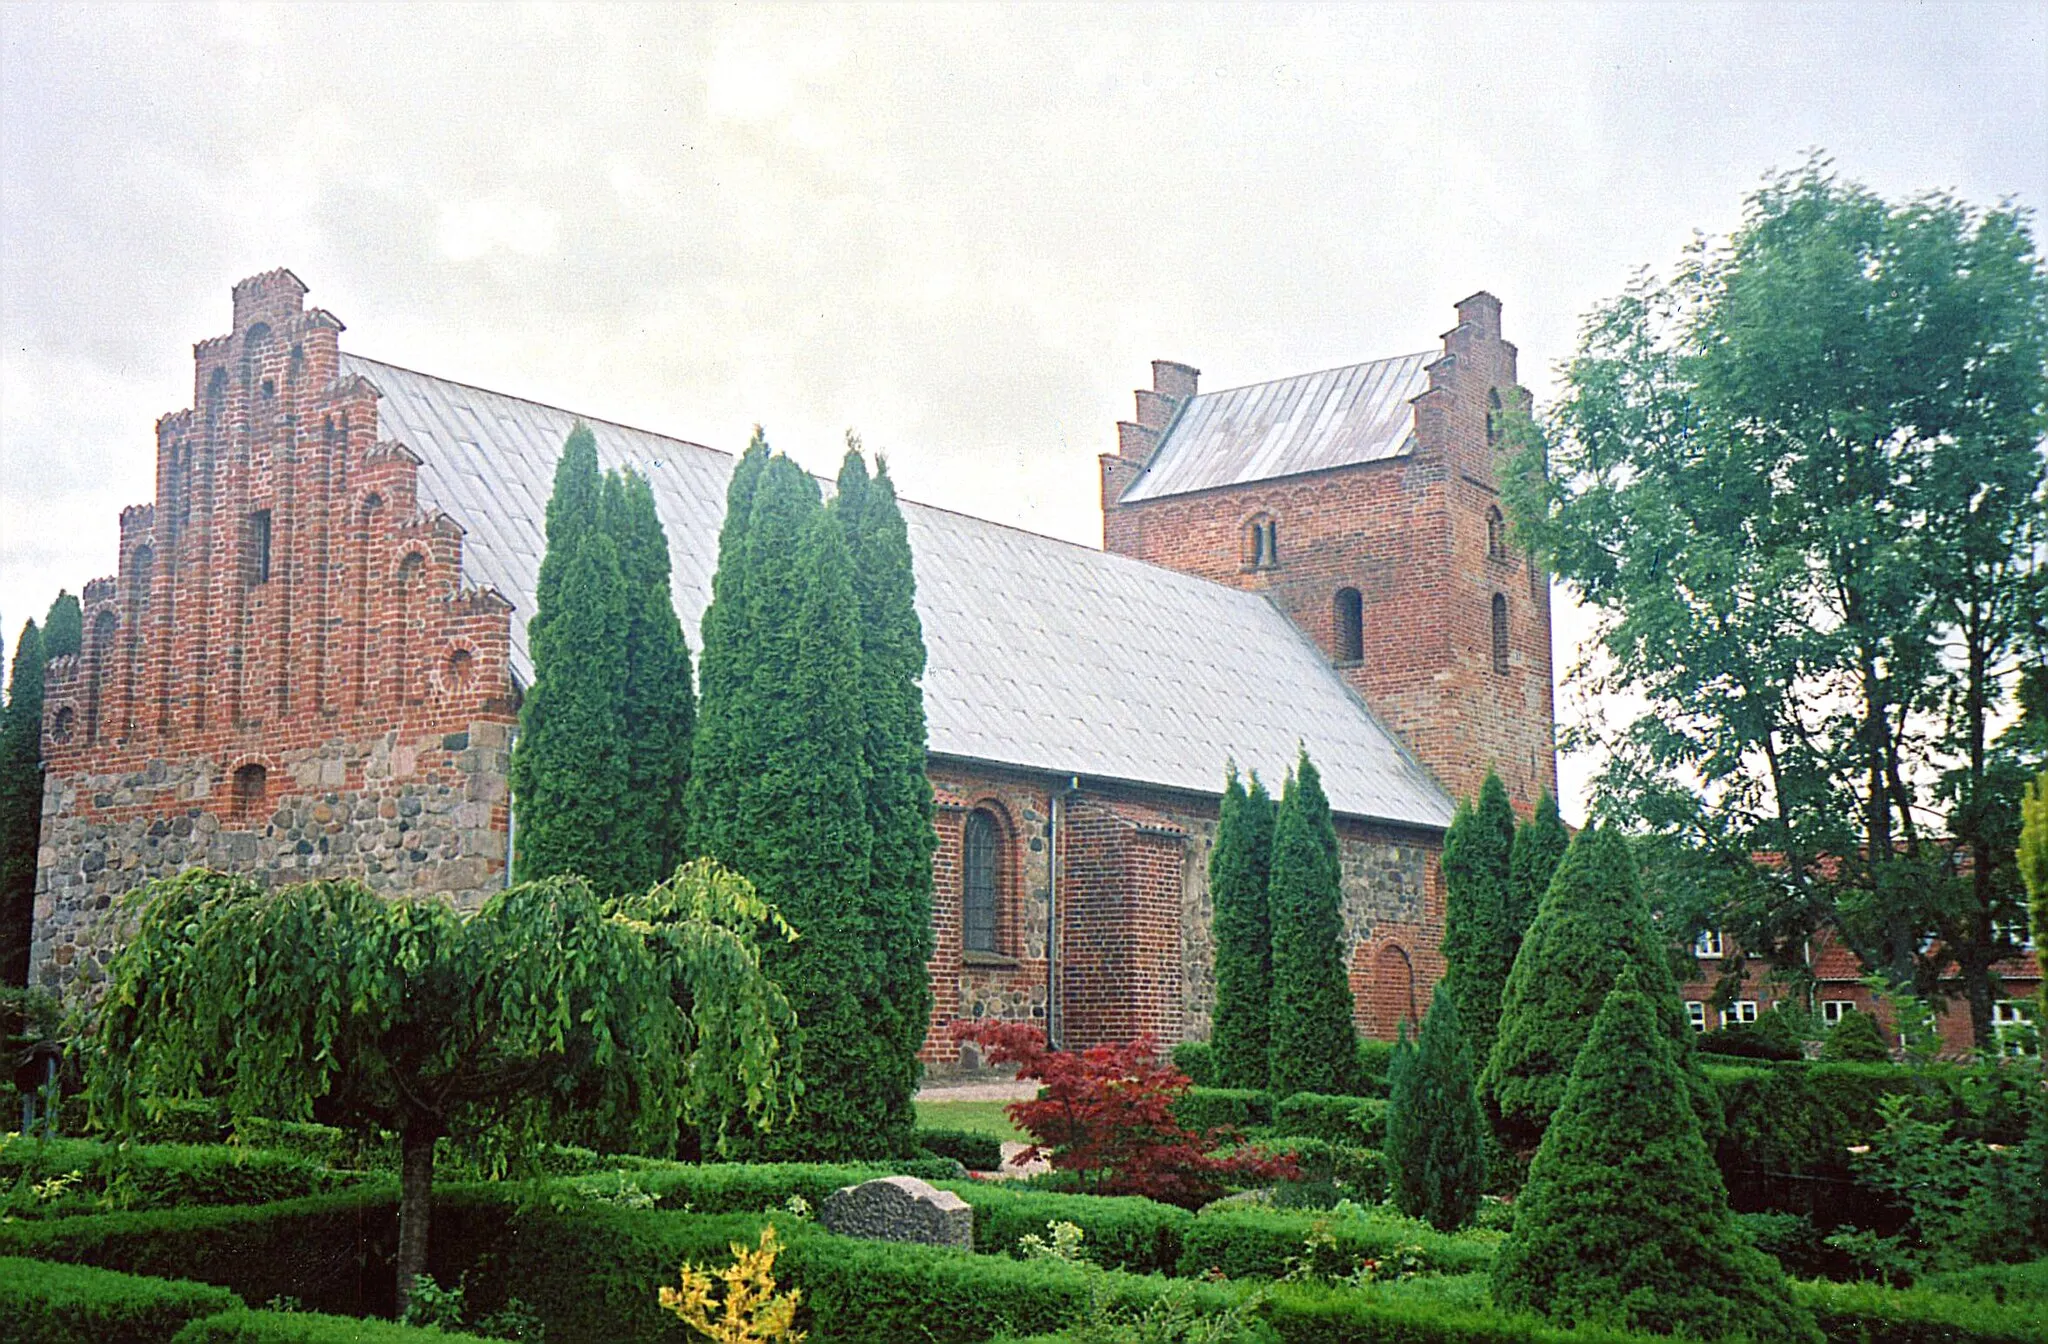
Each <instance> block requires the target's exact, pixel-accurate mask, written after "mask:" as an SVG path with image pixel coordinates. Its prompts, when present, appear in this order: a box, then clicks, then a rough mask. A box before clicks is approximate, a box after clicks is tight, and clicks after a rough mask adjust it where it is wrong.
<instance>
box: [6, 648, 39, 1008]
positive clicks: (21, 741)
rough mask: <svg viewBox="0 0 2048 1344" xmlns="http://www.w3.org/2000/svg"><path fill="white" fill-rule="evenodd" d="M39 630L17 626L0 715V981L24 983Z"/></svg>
mask: <svg viewBox="0 0 2048 1344" xmlns="http://www.w3.org/2000/svg"><path fill="white" fill-rule="evenodd" d="M44 662H45V660H44V657H43V633H42V630H41V628H40V627H39V626H37V625H36V623H35V622H34V621H30V622H29V623H28V624H27V625H24V626H23V627H22V628H21V638H20V639H19V640H17V641H16V642H15V645H14V667H13V670H12V672H11V675H10V676H9V679H8V685H7V708H6V711H5V712H4V713H0V983H5V984H10V985H25V984H27V983H28V947H29V936H30V930H31V928H32V927H33V925H34V920H35V900H36V847H37V845H38V844H39V842H40V836H39V834H38V833H39V832H40V831H41V829H42V819H43V757H42V746H43V667H44Z"/></svg>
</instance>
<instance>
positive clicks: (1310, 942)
mask: <svg viewBox="0 0 2048 1344" xmlns="http://www.w3.org/2000/svg"><path fill="white" fill-rule="evenodd" d="M1267 889H1268V892H1269V897H1270V909H1271V911H1272V914H1271V918H1272V927H1273V1010H1272V1011H1273V1019H1272V1064H1271V1071H1270V1084H1271V1087H1272V1090H1273V1091H1274V1092H1276V1093H1279V1094H1281V1095H1285V1094H1287V1093H1290V1092H1342V1091H1343V1090H1344V1088H1345V1085H1346V1084H1347V1083H1348V1082H1349V1081H1350V1078H1351V1071H1352V1069H1353V1068H1354V1067H1355V1066H1356V1059H1357V1051H1358V1046H1357V1033H1356V1032H1355V1031H1354V1030H1353V1029H1352V1026H1351V1012H1352V999H1351V982H1350V979H1349V977H1348V976H1347V975H1346V974H1345V969H1344V912H1343V893H1342V891H1341V889H1340V886H1339V870H1338V866H1337V827H1336V823H1335V822H1334V821H1332V820H1331V817H1330V803H1329V800H1328V799H1327V798H1325V797H1324V796H1323V783H1322V777H1321V776H1320V775H1319V774H1318V773H1317V772H1316V768H1315V765H1314V764H1313V763H1312V762H1311V761H1310V760H1309V758H1308V753H1307V751H1303V752H1302V753H1301V759H1300V761H1299V762H1298V763H1297V764H1296V766H1295V768H1294V772H1293V773H1292V774H1291V775H1289V776H1288V779H1287V787H1286V789H1285V791H1284V792H1283V793H1282V795H1281V798H1280V807H1279V810H1278V812H1277V813H1276V814H1275V816H1274V819H1273V862H1272V868H1271V874H1270V877H1269V879H1268V887H1267Z"/></svg>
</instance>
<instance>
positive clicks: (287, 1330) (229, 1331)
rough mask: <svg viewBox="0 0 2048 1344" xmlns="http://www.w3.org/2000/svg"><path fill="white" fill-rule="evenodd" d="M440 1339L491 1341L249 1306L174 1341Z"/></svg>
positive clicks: (387, 1343)
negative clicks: (255, 1309)
mask: <svg viewBox="0 0 2048 1344" xmlns="http://www.w3.org/2000/svg"><path fill="white" fill-rule="evenodd" d="M435 1339H438V1340H444V1341H447V1340H453V1341H457V1344H460V1342H461V1341H465V1340H467V1341H472V1342H473V1344H488V1341H486V1339H485V1338H484V1336H482V1335H465V1334H462V1333H459V1332H457V1331H453V1330H442V1329H440V1328H438V1327H435V1326H413V1325H395V1324H393V1323H392V1322H390V1321H366V1320H359V1319H357V1318H356V1317H354V1316H322V1315H319V1314H317V1313H314V1312H309V1311H248V1310H242V1311H231V1312H228V1313H226V1314H225V1315H221V1316H209V1317H207V1318H206V1319H204V1320H198V1321H194V1322H192V1324H190V1325H188V1326H186V1327H185V1328H184V1329H183V1330H181V1331H179V1332H178V1334H177V1335H176V1337H175V1338H174V1339H173V1340H172V1344H421V1341H424V1340H435Z"/></svg>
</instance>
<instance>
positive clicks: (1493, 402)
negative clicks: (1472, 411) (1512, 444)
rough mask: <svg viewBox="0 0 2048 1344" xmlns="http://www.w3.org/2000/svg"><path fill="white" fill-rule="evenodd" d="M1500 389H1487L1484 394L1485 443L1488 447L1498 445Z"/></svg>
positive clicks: (1500, 408)
mask: <svg viewBox="0 0 2048 1344" xmlns="http://www.w3.org/2000/svg"><path fill="white" fill-rule="evenodd" d="M1501 410H1502V407H1501V404H1500V389H1499V388H1497V387H1493V388H1488V389H1487V392H1486V442H1487V444H1488V446H1497V445H1498V444H1499V443H1500V413H1501Z"/></svg>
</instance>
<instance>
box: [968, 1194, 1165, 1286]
mask: <svg viewBox="0 0 2048 1344" xmlns="http://www.w3.org/2000/svg"><path fill="white" fill-rule="evenodd" d="M947 1188H948V1189H950V1190H953V1191H954V1192H956V1193H957V1194H959V1196H960V1197H961V1198H962V1199H964V1200H966V1201H967V1202H968V1203H969V1204H971V1205H973V1206H974V1249H975V1250H977V1251H981V1252H985V1253H989V1254H995V1255H1007V1254H1010V1253H1011V1252H1013V1251H1014V1250H1015V1249H1016V1246H1017V1243H1018V1242H1019V1241H1020V1240H1022V1239H1023V1238H1024V1237H1026V1236H1029V1235H1032V1234H1036V1235H1038V1236H1040V1237H1043V1236H1045V1235H1046V1225H1047V1224H1048V1223H1057V1222H1065V1223H1072V1224H1074V1225H1075V1226H1076V1227H1078V1228H1080V1229H1081V1234H1082V1239H1081V1249H1082V1250H1083V1251H1084V1252H1085V1253H1086V1254H1087V1256H1088V1258H1089V1259H1091V1260H1093V1261H1094V1262H1095V1263H1096V1264H1098V1265H1102V1266H1104V1267H1106V1268H1109V1269H1123V1270H1129V1271H1131V1272H1132V1273H1136V1274H1155V1273H1156V1274H1171V1273H1172V1272H1173V1269H1174V1266H1175V1265H1177V1264H1179V1263H1180V1256H1181V1241H1182V1238H1183V1237H1184V1236H1185V1234H1186V1232H1187V1229H1188V1228H1189V1227H1190V1226H1191V1225H1192V1224H1193V1223H1194V1221H1195V1215H1194V1214H1192V1213H1189V1212H1188V1211H1187V1210H1186V1209H1180V1208H1175V1207H1174V1206H1173V1205H1171V1204H1161V1203H1159V1202H1158V1201H1157V1200H1151V1199H1136V1198H1131V1197H1105V1196H1101V1195H1064V1194H1057V1193H1054V1192H1050V1191H1041V1190H1030V1189H1016V1188H1010V1187H1005V1186H999V1185H980V1184H973V1185H959V1184H955V1185H950V1186H948V1187H947Z"/></svg>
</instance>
